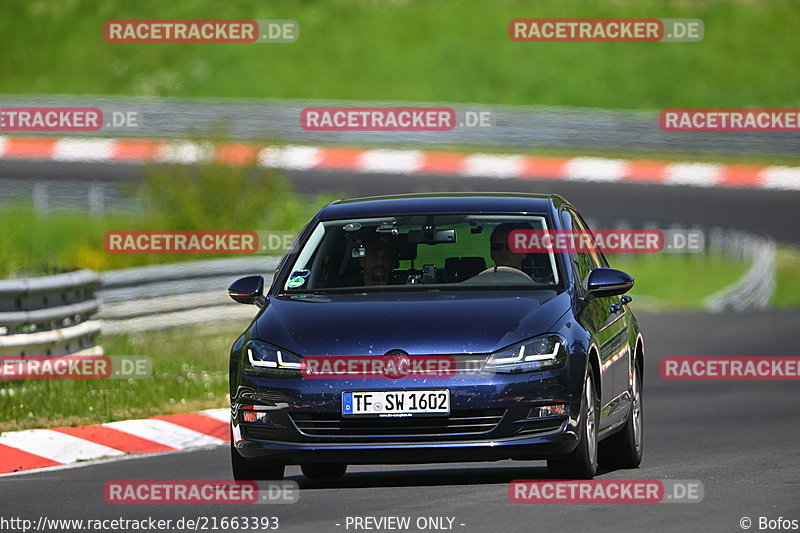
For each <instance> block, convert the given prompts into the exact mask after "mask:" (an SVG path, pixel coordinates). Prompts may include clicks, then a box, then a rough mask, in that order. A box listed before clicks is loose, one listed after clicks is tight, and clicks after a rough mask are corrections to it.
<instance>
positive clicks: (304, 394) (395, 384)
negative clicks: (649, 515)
mask: <svg viewBox="0 0 800 533" xmlns="http://www.w3.org/2000/svg"><path fill="white" fill-rule="evenodd" d="M574 373H575V371H574V370H570V368H569V367H568V366H567V367H564V368H560V369H556V370H548V371H540V372H535V373H525V374H486V373H473V374H463V375H457V376H454V377H449V378H447V379H428V380H422V379H401V380H392V379H358V380H348V379H339V380H319V379H304V378H299V377H298V378H283V379H276V378H265V377H260V376H253V375H241V376H239V377H238V383H237V389H236V394H235V395H234V398H233V400H232V402H231V404H232V409H231V416H232V418H231V422H232V428H233V443H234V446H235V447H236V448H237V450H238V452H239V454H240V455H242V456H243V457H244V458H246V459H250V460H254V461H257V460H258V459H268V460H271V461H278V462H282V463H285V464H303V463H316V462H320V463H325V462H340V463H347V464H402V463H430V462H437V463H438V462H458V461H496V460H503V459H525V460H534V459H546V458H552V457H562V456H564V455H566V454H569V453H570V452H571V451H572V450H574V449H575V447H576V446H577V443H578V433H577V417H578V413H579V412H580V398H581V392H582V391H581V387H582V385H583V379H582V376H580V377H578V378H577V379H573V375H572V374H574ZM444 388H446V389H449V391H450V404H451V408H450V409H451V414H450V416H449V417H441V416H438V417H436V416H434V417H416V416H415V417H407V418H388V419H387V418H377V419H376V418H360V417H359V418H354V417H347V418H343V417H341V393H342V392H343V391H358V390H362V391H370V390H393V389H406V390H408V389H444ZM556 403H565V404H568V405H569V415H568V416H561V417H551V418H532V417H531V408H533V407H538V406H543V405H550V404H556ZM243 408H244V409H253V410H257V412H259V413H266V417H265V418H263V419H261V420H259V421H252V422H245V421H244V418H243V414H244V412H245V411H244V410H243Z"/></svg>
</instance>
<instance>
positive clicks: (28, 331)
mask: <svg viewBox="0 0 800 533" xmlns="http://www.w3.org/2000/svg"><path fill="white" fill-rule="evenodd" d="M99 284H100V277H99V276H98V274H97V273H95V272H92V271H91V270H79V271H77V272H70V273H67V274H57V275H55V276H47V277H41V278H21V279H11V280H3V281H0V355H67V354H102V353H103V349H102V347H101V346H96V345H95V341H94V339H95V336H96V335H97V334H99V333H100V323H99V322H98V321H96V320H92V319H91V317H92V315H94V314H95V313H96V312H97V310H98V308H99V305H100V303H99V301H98V299H97V298H96V297H95V289H96V288H97V287H98V286H99Z"/></svg>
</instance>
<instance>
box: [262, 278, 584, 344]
mask: <svg viewBox="0 0 800 533" xmlns="http://www.w3.org/2000/svg"><path fill="white" fill-rule="evenodd" d="M569 306H570V297H569V295H568V294H567V293H564V292H562V293H560V294H558V293H556V292H555V291H527V292H522V291H520V292H514V293H508V292H497V291H495V292H491V293H486V292H479V291H450V292H438V291H431V292H408V293H361V294H330V295H324V296H323V295H293V296H272V297H270V298H269V301H268V304H267V306H266V307H265V308H264V309H263V311H262V312H261V314H260V315H259V317H258V318H257V320H256V333H257V335H258V338H260V339H261V340H264V341H267V342H269V343H271V344H274V345H275V346H277V347H280V348H284V349H286V350H289V351H292V352H295V353H297V354H299V355H303V356H307V355H383V354H385V353H386V352H388V351H390V350H396V349H400V350H404V351H406V352H407V353H409V354H411V355H422V354H458V353H489V352H493V351H495V350H498V349H500V348H504V347H506V346H508V345H510V344H514V343H516V342H519V341H522V340H525V339H529V338H531V337H533V336H536V335H539V334H542V333H547V332H548V331H550V328H551V327H552V326H553V324H555V322H556V321H557V320H558V319H559V318H561V316H562V315H563V314H564V313H565V312H566V311H567V310H568V309H569Z"/></svg>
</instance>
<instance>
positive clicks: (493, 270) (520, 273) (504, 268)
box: [476, 266, 531, 281]
mask: <svg viewBox="0 0 800 533" xmlns="http://www.w3.org/2000/svg"><path fill="white" fill-rule="evenodd" d="M500 272H504V273H508V274H516V275H518V276H522V277H524V278H525V279H527V280H529V281H530V279H531V277H530V276H529V275H527V274H526V273H525V272H523V271H522V270H519V269H517V268H514V267H510V266H498V267H492V268H487V269H486V270H484V271H483V272H481V273H480V274H478V276H483V275H488V274H495V273H498V274H499V273H500ZM476 277H477V276H476Z"/></svg>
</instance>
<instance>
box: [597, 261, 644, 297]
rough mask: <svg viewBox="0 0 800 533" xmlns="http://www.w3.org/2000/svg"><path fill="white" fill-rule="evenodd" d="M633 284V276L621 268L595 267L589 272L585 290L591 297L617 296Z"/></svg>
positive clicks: (629, 288)
mask: <svg viewBox="0 0 800 533" xmlns="http://www.w3.org/2000/svg"><path fill="white" fill-rule="evenodd" d="M633 284H634V280H633V278H632V277H630V276H629V275H628V274H626V273H625V272H622V271H621V270H614V269H613V268H595V269H594V270H592V272H591V273H590V274H589V282H588V286H587V291H588V294H589V296H591V297H593V298H603V297H605V296H618V295H620V294H625V293H626V292H628V291H629V290H631V288H633Z"/></svg>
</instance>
